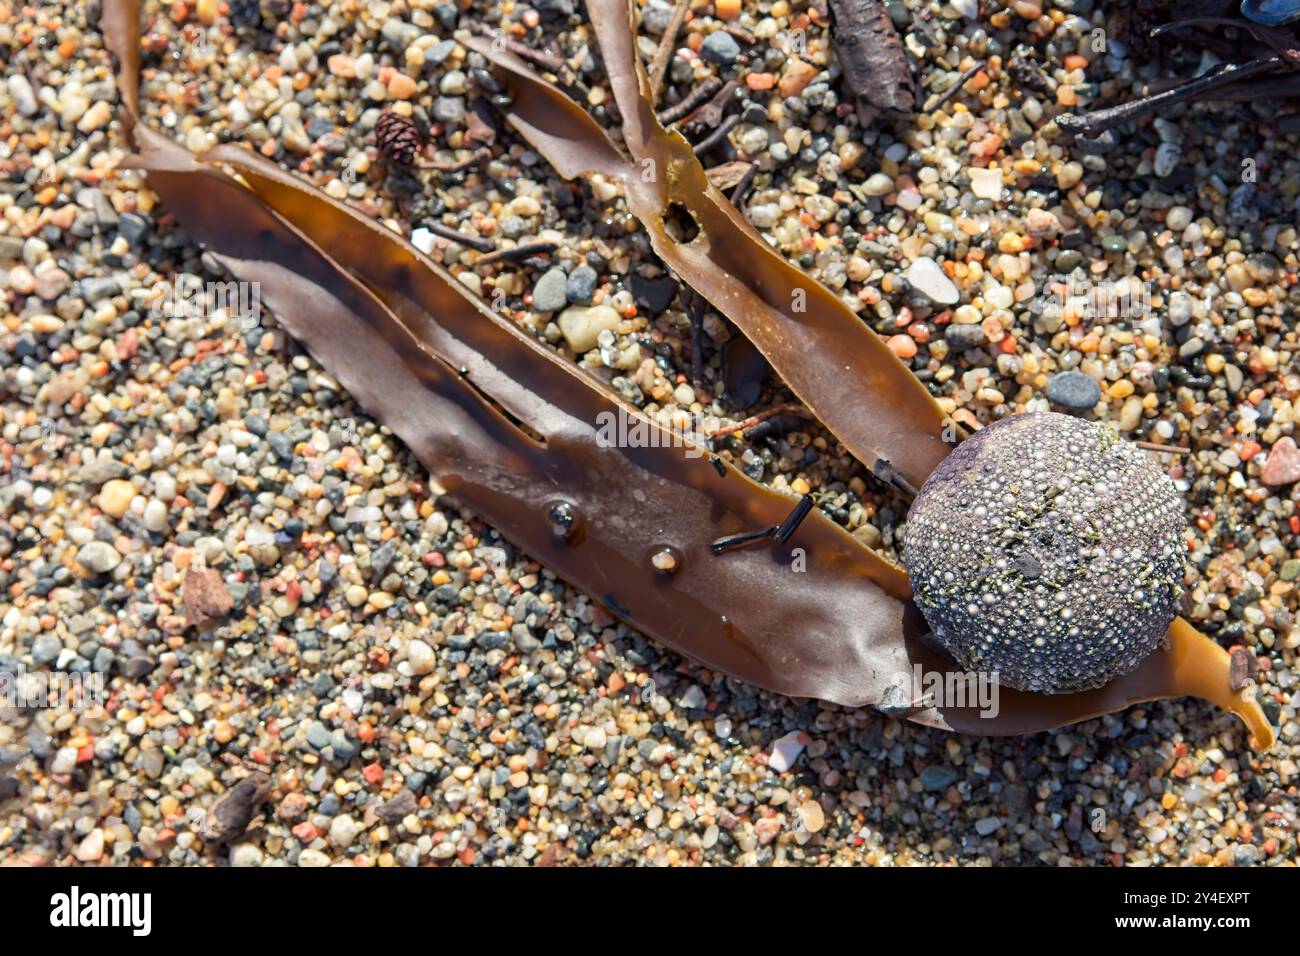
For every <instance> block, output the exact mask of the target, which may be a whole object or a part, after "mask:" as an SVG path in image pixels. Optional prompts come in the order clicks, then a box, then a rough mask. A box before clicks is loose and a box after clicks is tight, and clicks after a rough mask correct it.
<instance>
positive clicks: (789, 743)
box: [767, 730, 808, 773]
mask: <svg viewBox="0 0 1300 956" xmlns="http://www.w3.org/2000/svg"><path fill="white" fill-rule="evenodd" d="M807 746H808V735H807V734H805V733H804V732H803V731H802V730H796V731H793V732H792V733H788V734H786V735H785V736H784V737H779V738H777V741H776V742H775V743H774V744H772V753H771V754H769V755H768V758H767V765H768V766H769V767H771V768H772V769H773V770H775V771H776V772H777V773H785V772H786V771H787V770H789V769H790V768H791V767H793V766H794V762H795V761H796V760H798V759H799V755H800V754H801V753H803V748H804V747H807Z"/></svg>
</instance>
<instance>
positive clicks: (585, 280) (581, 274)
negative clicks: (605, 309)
mask: <svg viewBox="0 0 1300 956" xmlns="http://www.w3.org/2000/svg"><path fill="white" fill-rule="evenodd" d="M599 281H600V276H598V275H597V274H596V270H595V269H593V268H591V266H578V268H576V269H574V270H573V271H572V272H570V273H569V276H568V279H567V280H566V282H565V286H564V294H565V298H566V299H567V300H568V301H569V302H573V303H575V304H577V305H590V304H591V299H592V296H594V295H595V293H596V284H597V283H598V282H599Z"/></svg>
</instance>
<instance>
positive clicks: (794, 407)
mask: <svg viewBox="0 0 1300 956" xmlns="http://www.w3.org/2000/svg"><path fill="white" fill-rule="evenodd" d="M777 415H800V416H802V417H803V418H811V417H812V415H811V414H810V413H809V411H808V409H806V408H804V407H803V406H802V405H798V404H795V403H793V402H791V403H787V404H785V405H774V406H772V407H771V408H769V409H767V410H766V411H762V412H759V413H758V414H757V415H750V416H749V417H748V418H746V419H745V420H744V421H743V422H736V424H734V425H728V426H726V427H725V428H719V429H716V430H715V431H711V432H709V437H710V438H725V437H727V436H728V435H734V434H735V433H736V432H743V431H747V430H748V429H751V428H753V427H754V426H755V425H759V424H762V423H763V422H765V421H767V420H768V419H769V418H775V417H776V416H777Z"/></svg>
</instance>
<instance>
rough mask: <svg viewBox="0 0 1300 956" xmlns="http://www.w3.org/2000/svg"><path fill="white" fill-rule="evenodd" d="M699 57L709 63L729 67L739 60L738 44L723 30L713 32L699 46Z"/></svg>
mask: <svg viewBox="0 0 1300 956" xmlns="http://www.w3.org/2000/svg"><path fill="white" fill-rule="evenodd" d="M700 56H702V57H704V59H706V60H708V61H709V62H710V63H717V64H720V65H722V66H730V65H731V64H732V63H735V62H736V60H737V59H739V58H740V44H739V43H737V42H736V38H735V37H733V36H732V35H731V34H730V33H728V32H726V31H725V30H715V31H714V32H712V33H710V34H709V35H708V36H707V37H705V38H704V42H703V43H702V44H700Z"/></svg>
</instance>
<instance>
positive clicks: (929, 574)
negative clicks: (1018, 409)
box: [903, 412, 1184, 693]
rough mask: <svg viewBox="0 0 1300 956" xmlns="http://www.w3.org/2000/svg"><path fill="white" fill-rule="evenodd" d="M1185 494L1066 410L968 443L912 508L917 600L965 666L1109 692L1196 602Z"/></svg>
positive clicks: (1139, 456)
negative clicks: (1190, 593) (1189, 593)
mask: <svg viewBox="0 0 1300 956" xmlns="http://www.w3.org/2000/svg"><path fill="white" fill-rule="evenodd" d="M1183 527H1184V526H1183V509H1182V501H1181V499H1180V497H1179V494H1178V491H1177V489H1176V488H1175V487H1174V484H1173V482H1172V481H1170V479H1169V478H1168V476H1166V475H1165V474H1164V473H1163V472H1162V471H1160V469H1159V468H1157V467H1156V466H1155V465H1154V464H1153V463H1152V462H1151V461H1150V460H1149V459H1148V457H1147V456H1146V455H1145V454H1144V453H1143V452H1142V451H1141V450H1140V449H1138V448H1137V447H1136V446H1134V445H1130V444H1126V443H1125V442H1122V441H1120V440H1119V439H1118V438H1117V437H1116V436H1115V434H1114V432H1113V431H1111V430H1110V429H1109V428H1108V427H1106V426H1105V425H1101V424H1098V423H1094V422H1086V421H1081V420H1079V419H1076V418H1071V417H1070V416H1068V415H1060V414H1056V413H1054V412H1047V413H1036V414H1027V415H1017V416H1013V417H1011V418H1007V419H1004V420H1002V421H1000V422H998V423H996V424H994V425H991V426H990V427H988V428H985V429H984V430H983V431H980V432H978V433H977V434H976V435H974V436H973V437H972V438H971V439H969V440H968V441H966V442H963V443H962V444H961V445H960V446H958V447H957V448H956V449H955V450H954V451H953V453H952V454H951V455H949V456H948V458H946V459H945V460H944V461H943V463H942V464H940V465H939V467H938V468H937V469H936V470H935V471H934V472H933V474H931V475H930V477H929V479H928V480H927V481H926V482H925V485H924V486H923V487H922V489H921V492H920V494H918V495H917V498H916V501H915V502H914V503H913V505H912V511H911V515H910V517H909V520H908V524H907V532H906V538H905V541H904V545H903V562H904V564H906V566H907V571H908V575H909V577H910V578H911V582H912V588H913V591H914V596H915V601H916V603H917V605H918V606H919V607H920V608H921V611H922V613H923V614H924V615H925V620H926V623H927V624H928V625H929V626H930V628H931V629H932V630H933V631H934V634H935V636H936V637H937V638H938V640H939V642H940V643H941V644H943V646H944V647H945V648H946V649H947V650H948V652H949V653H950V654H952V656H953V657H954V658H955V659H956V660H957V662H958V663H959V664H960V665H961V666H962V667H964V668H967V669H969V670H979V671H985V672H989V671H995V672H997V674H998V679H999V681H1000V682H1001V683H1002V684H1004V685H1006V686H1009V687H1014V688H1017V689H1018V690H1026V691H1036V692H1039V693H1069V692H1074V691H1082V690H1088V689H1091V688H1094V687H1100V686H1102V685H1103V684H1106V683H1108V682H1109V681H1111V680H1113V679H1114V678H1116V677H1119V676H1120V675H1122V674H1125V673H1128V672H1129V671H1131V670H1132V669H1133V668H1135V667H1137V665H1138V664H1139V663H1141V661H1142V659H1143V658H1145V657H1146V656H1147V655H1148V654H1150V653H1151V652H1152V651H1153V650H1155V648H1156V647H1157V646H1158V645H1159V644H1160V642H1161V640H1162V639H1163V638H1164V635H1165V633H1166V631H1167V630H1168V628H1169V625H1170V624H1171V623H1172V622H1173V620H1174V617H1175V614H1176V610H1177V606H1178V603H1179V600H1180V598H1181V597H1182V588H1181V584H1182V580H1183V550H1184V548H1183Z"/></svg>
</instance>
